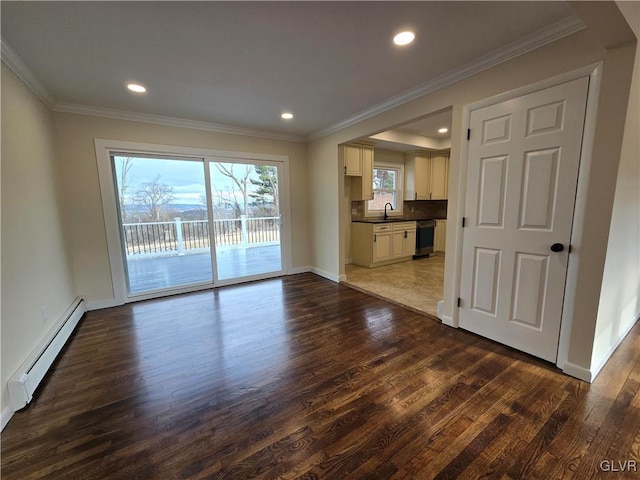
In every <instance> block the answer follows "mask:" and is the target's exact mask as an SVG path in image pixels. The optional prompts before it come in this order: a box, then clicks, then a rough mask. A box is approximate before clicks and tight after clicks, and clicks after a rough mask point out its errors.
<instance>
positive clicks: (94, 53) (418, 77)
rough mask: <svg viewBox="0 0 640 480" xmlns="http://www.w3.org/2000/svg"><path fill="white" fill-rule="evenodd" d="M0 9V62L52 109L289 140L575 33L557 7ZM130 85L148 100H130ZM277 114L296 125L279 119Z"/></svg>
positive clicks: (116, 5) (57, 5) (574, 21)
mask: <svg viewBox="0 0 640 480" xmlns="http://www.w3.org/2000/svg"><path fill="white" fill-rule="evenodd" d="M1 8H2V16H1V19H2V37H3V59H4V58H5V57H6V52H7V51H10V52H11V53H12V54H13V56H15V57H17V58H19V59H20V60H21V61H15V60H14V62H13V64H14V65H15V64H17V65H26V70H27V73H28V75H23V77H24V76H29V75H31V74H32V76H33V77H34V78H35V79H37V81H39V83H40V84H41V90H42V92H43V94H44V97H46V98H50V103H52V105H51V106H52V108H54V109H57V110H61V111H73V110H74V109H81V108H85V109H87V110H89V109H91V108H93V109H96V108H97V109H111V110H116V111H123V112H136V113H140V114H146V115H153V116H161V117H171V118H174V119H186V120H190V121H197V122H207V123H210V124H218V125H226V126H231V127H241V128H245V129H252V130H259V131H263V132H275V133H278V134H281V135H290V136H291V138H294V137H298V138H309V137H313V136H314V135H316V136H317V135H319V134H322V133H323V132H327V131H329V130H330V129H331V128H332V127H334V128H337V127H338V126H340V125H345V122H347V123H348V122H349V120H350V119H351V120H354V121H355V119H357V118H363V117H365V118H366V116H367V115H368V114H372V113H374V112H376V111H380V110H381V109H384V108H389V107H390V106H393V105H397V104H399V103H402V102H404V101H407V100H410V99H411V98H415V96H417V95H420V94H421V92H422V93H424V89H425V88H427V86H428V85H430V82H431V83H433V82H438V81H442V79H443V78H445V77H446V76H447V75H451V74H452V72H464V71H469V69H470V66H473V65H475V64H477V63H478V59H487V58H490V56H493V57H495V58H498V59H499V58H502V57H500V55H498V53H499V52H501V51H504V50H505V49H507V50H509V48H512V50H513V51H516V50H517V49H516V48H515V47H516V46H518V47H520V44H523V42H524V43H526V42H529V43H528V44H531V43H532V39H534V38H535V39H536V41H537V42H542V43H544V41H545V40H544V39H545V35H546V36H548V37H552V36H553V35H555V37H554V38H559V36H561V35H562V34H568V33H571V32H572V31H576V30H577V29H578V28H581V27H582V24H581V21H580V20H579V19H578V18H577V17H576V16H575V14H574V13H573V11H572V10H571V8H570V7H569V6H568V5H567V4H566V3H565V2H559V1H553V2H546V1H542V2H450V1H449V2H384V1H383V2H11V1H2V2H1ZM402 29H413V30H414V31H415V32H416V40H415V42H414V43H413V44H411V45H408V46H405V47H402V48H399V47H396V46H394V45H393V44H392V41H391V40H392V37H393V35H394V34H395V33H396V32H398V31H400V30H402ZM541 32H542V33H541ZM563 32H564V33H563ZM546 41H550V40H546ZM509 51H511V50H509ZM518 51H520V52H522V48H520V50H518ZM22 62H24V64H22ZM465 69H466V70H465ZM14 70H15V68H14ZM129 81H137V82H140V83H142V84H144V85H145V86H146V87H147V89H148V91H147V93H146V94H143V95H136V94H132V93H130V92H128V91H127V90H126V89H125V84H126V83H127V82H129ZM36 83H37V82H36ZM421 89H423V90H421ZM41 96H43V95H41ZM87 107H90V108H87ZM283 111H291V112H293V113H294V115H295V117H294V119H292V120H288V121H285V120H282V119H281V118H280V114H281V113H282V112H283Z"/></svg>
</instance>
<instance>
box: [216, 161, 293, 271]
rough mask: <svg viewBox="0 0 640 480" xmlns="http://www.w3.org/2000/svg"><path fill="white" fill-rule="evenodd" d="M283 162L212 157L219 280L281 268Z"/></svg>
mask: <svg viewBox="0 0 640 480" xmlns="http://www.w3.org/2000/svg"><path fill="white" fill-rule="evenodd" d="M279 168H280V167H279V166H278V165H277V164H266V163H238V162H217V161H216V162H211V163H210V170H209V173H210V178H211V202H212V211H213V225H214V238H215V255H216V262H215V263H216V266H217V279H218V280H230V279H234V278H242V277H252V276H259V275H265V274H269V273H278V272H281V271H282V270H283V266H282V245H281V240H280V239H281V226H280V192H279V185H280V181H279V175H280V171H279Z"/></svg>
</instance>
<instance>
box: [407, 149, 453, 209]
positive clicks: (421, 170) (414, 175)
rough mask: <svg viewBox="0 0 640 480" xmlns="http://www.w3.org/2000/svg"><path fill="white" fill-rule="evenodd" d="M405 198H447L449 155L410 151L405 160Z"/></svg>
mask: <svg viewBox="0 0 640 480" xmlns="http://www.w3.org/2000/svg"><path fill="white" fill-rule="evenodd" d="M404 172H405V175H404V185H405V191H404V195H405V197H404V198H405V200H446V199H447V196H448V181H449V157H448V156H447V155H445V154H441V153H438V154H429V153H426V152H409V153H407V154H406V155H405V162H404Z"/></svg>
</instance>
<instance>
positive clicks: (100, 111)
mask: <svg viewBox="0 0 640 480" xmlns="http://www.w3.org/2000/svg"><path fill="white" fill-rule="evenodd" d="M52 110H53V111H54V112H61V113H74V114H76V115H90V116H93V117H103V118H112V119H115V120H128V121H131V122H142V123H154V124H156V125H167V126H170V127H181V128H191V129H195V130H206V131H208V132H217V133H228V134H232V135H246V136H249V137H261V138H268V139H271V140H281V141H285V142H295V143H306V139H305V138H304V137H302V136H299V135H293V134H287V133H277V132H269V131H264V130H258V129H253V128H243V127H234V126H230V125H222V124H220V123H209V122H201V121H198V120H187V119H184V118H176V117H166V116H163V115H151V114H148V113H138V112H130V111H126V110H116V109H113V108H103V107H92V106H89V105H79V104H75V103H64V102H58V103H56V104H55V105H54V106H53V107H52Z"/></svg>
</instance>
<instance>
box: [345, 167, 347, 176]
mask: <svg viewBox="0 0 640 480" xmlns="http://www.w3.org/2000/svg"><path fill="white" fill-rule="evenodd" d="M344 174H345V175H346V174H347V166H346V165H345V166H344Z"/></svg>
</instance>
